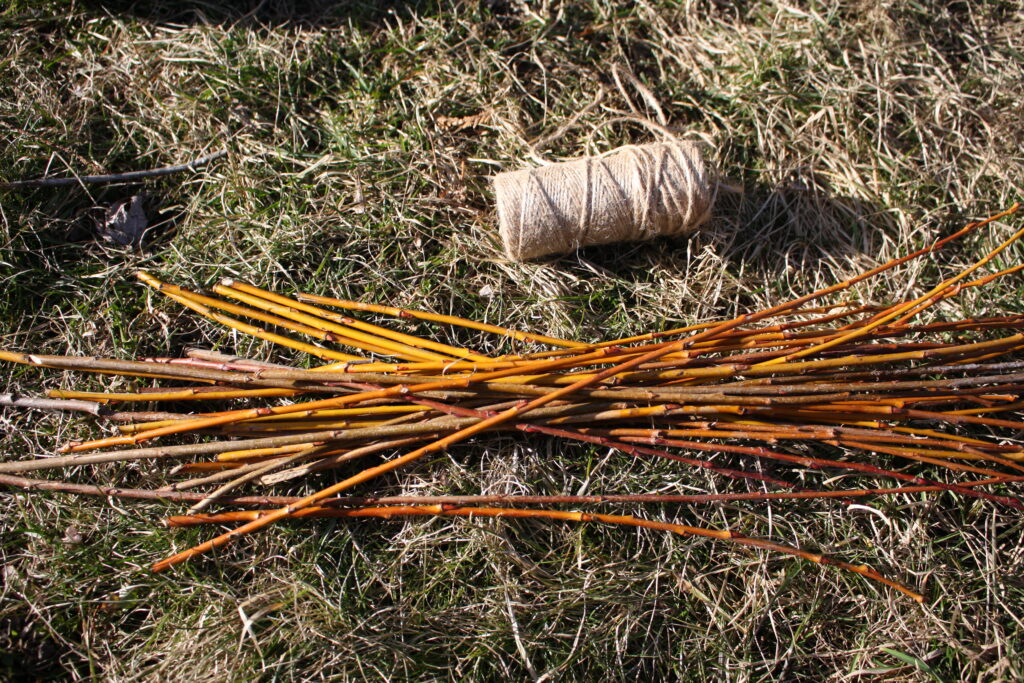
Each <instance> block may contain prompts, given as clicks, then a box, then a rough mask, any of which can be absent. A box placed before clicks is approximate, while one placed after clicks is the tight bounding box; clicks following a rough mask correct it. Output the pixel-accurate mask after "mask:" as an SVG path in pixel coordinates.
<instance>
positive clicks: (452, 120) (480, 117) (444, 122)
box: [436, 109, 492, 132]
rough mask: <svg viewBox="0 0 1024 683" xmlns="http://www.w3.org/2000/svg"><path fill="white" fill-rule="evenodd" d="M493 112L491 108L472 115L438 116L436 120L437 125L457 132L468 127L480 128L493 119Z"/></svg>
mask: <svg viewBox="0 0 1024 683" xmlns="http://www.w3.org/2000/svg"><path fill="white" fill-rule="evenodd" d="M491 114H492V112H491V110H490V109H484V110H482V111H480V112H479V113H477V114H471V115H470V116H438V117H437V118H436V121H437V125H438V126H440V127H441V128H443V129H445V130H447V131H450V132H457V131H460V130H466V129H467V128H479V127H480V126H482V125H484V124H485V123H487V122H488V121H490V120H491Z"/></svg>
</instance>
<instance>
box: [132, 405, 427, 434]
mask: <svg viewBox="0 0 1024 683" xmlns="http://www.w3.org/2000/svg"><path fill="white" fill-rule="evenodd" d="M430 410H431V409H430V408H427V407H425V406H417V405H397V406H364V407H361V408H338V409H335V410H309V411H305V412H301V413H292V414H290V415H267V416H265V417H257V418H253V419H251V420H243V421H241V422H239V423H238V424H267V423H273V422H276V421H282V420H290V419H294V418H308V419H320V418H329V417H348V416H360V415H395V414H399V415H405V414H412V413H424V412H429V411H430ZM230 412H233V411H220V412H212V413H196V415H195V417H200V416H202V417H210V416H214V415H226V414H228V413H230ZM177 421H178V420H155V421H153V422H136V423H133V424H130V425H121V428H122V429H126V428H130V429H131V430H132V431H133V432H135V431H139V430H144V429H156V428H157V427H163V426H164V425H169V424H173V423H175V422H177Z"/></svg>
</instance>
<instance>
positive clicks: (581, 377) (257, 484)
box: [0, 205, 1024, 600]
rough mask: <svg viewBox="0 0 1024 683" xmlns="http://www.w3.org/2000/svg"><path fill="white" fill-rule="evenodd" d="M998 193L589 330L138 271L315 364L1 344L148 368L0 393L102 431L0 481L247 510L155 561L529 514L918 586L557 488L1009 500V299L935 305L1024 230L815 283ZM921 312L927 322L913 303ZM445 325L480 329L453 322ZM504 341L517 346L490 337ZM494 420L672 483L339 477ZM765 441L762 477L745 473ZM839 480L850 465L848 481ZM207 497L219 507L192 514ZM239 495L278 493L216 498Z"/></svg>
mask: <svg viewBox="0 0 1024 683" xmlns="http://www.w3.org/2000/svg"><path fill="white" fill-rule="evenodd" d="M1016 211H1017V206H1016V205H1014V206H1013V207H1011V208H1010V209H1008V210H1007V211H1004V212H1002V213H1000V214H997V215H995V216H992V217H991V218H988V219H986V220H983V221H979V222H976V223H971V224H969V225H967V226H965V227H964V228H962V229H961V230H959V231H957V232H955V233H954V234H952V235H950V236H948V237H946V238H944V239H941V240H939V241H937V242H935V243H934V244H932V245H929V246H927V247H924V248H922V249H919V250H917V251H914V252H913V253H910V254H907V255H905V256H902V257H899V258H896V259H893V260H891V261H889V262H886V263H884V264H882V265H880V266H877V267H875V268H872V269H870V270H868V271H866V272H865V273H862V274H861V275H858V276H856V277H853V278H850V279H848V280H846V281H843V282H840V283H837V284H835V285H832V286H829V287H826V288H824V289H821V290H818V291H816V292H812V293H810V294H807V295H805V296H801V297H798V298H796V299H793V300H791V301H788V302H785V303H782V304H778V305H776V306H772V307H770V308H766V309H764V310H760V311H751V312H747V313H744V314H742V315H738V316H736V317H734V318H731V319H729V320H724V321H710V322H703V323H697V324H691V325H686V326H683V327H677V328H675V329H671V330H665V331H649V332H642V333H640V334H635V335H633V336H630V337H625V338H622V339H617V340H610V341H605V342H599V343H592V342H582V341H574V340H567V339H561V338H557V337H553V336H549V335H545V334H541V333H538V332H535V331H522V330H515V329H512V328H508V327H501V326H496V325H491V324H488V323H484V322H479V321H473V320H468V319H465V318H461V317H458V316H455V315H452V314H438V313H432V312H428V311H415V310H410V309H405V308H398V307H393V306H387V305H377V304H369V303H361V302H354V301H349V300H345V299H337V298H333V297H328V296H320V295H313V294H307V293H297V294H294V295H292V296H287V295H284V294H280V293H274V292H270V291H268V290H265V289H262V288H260V287H257V286H255V285H251V284H246V283H242V282H239V281H237V280H225V281H223V282H222V283H221V284H220V285H218V286H217V287H215V288H214V290H213V291H212V292H210V293H205V294H204V293H199V292H193V291H191V290H189V289H187V288H185V287H181V286H177V285H172V284H168V283H164V282H162V281H161V280H159V279H158V278H157V277H156V276H154V275H152V274H149V273H140V274H139V279H140V280H141V281H142V282H143V283H144V284H145V285H147V286H149V287H152V288H154V289H155V290H157V291H160V292H162V293H163V294H165V295H167V296H168V297H169V298H170V299H171V300H173V301H175V302H177V303H179V304H181V305H183V306H185V307H187V308H189V309H190V310H192V311H194V312H195V313H197V314H199V315H200V316H203V317H204V318H207V319H208V320H210V321H212V322H213V323H216V324H219V325H223V326H226V327H228V328H231V329H234V330H237V331H239V332H242V333H244V334H249V335H252V336H254V337H257V338H259V339H262V340H265V341H266V342H268V343H270V344H274V345H278V346H281V347H284V348H287V349H289V350H290V351H291V352H295V351H298V352H302V353H306V354H309V355H311V356H312V357H314V358H317V359H320V360H322V361H323V362H326V363H328V364H327V365H321V366H319V367H315V368H313V369H310V370H304V369H299V368H296V367H289V366H286V365H279V364H272V363H268V362H265V361H261V360H258V359H251V358H240V357H235V356H230V355H226V354H223V353H219V352H215V351H209V350H201V349H199V350H196V349H193V350H189V351H188V352H187V353H186V354H185V355H184V356H182V357H180V358H174V357H165V358H143V359H140V360H134V361H133V360H119V359H107V358H93V357H68V356H52V355H40V354H33V353H26V352H17V351H0V360H6V361H9V362H13V363H20V364H27V365H33V366H37V367H45V368H54V369H59V370H63V371H67V372H93V373H100V374H105V375H120V376H125V377H132V378H136V383H137V384H141V385H143V386H142V388H138V389H134V390H131V391H120V392H103V391H99V392H97V391H77V390H62V391H51V392H49V395H48V396H46V397H34V396H14V395H4V396H0V405H3V406H9V407H12V408H23V409H38V410H63V411H77V412H80V413H86V414H91V415H94V416H96V418H97V419H100V420H103V421H106V422H108V423H109V424H110V425H111V426H112V427H113V428H114V430H115V432H116V434H114V435H112V436H105V437H102V438H98V439H94V440H91V441H85V442H73V443H69V444H65V445H64V446H62V447H61V448H60V449H59V450H61V451H63V452H64V453H66V454H65V455H62V456H48V457H40V458H35V459H27V460H18V461H11V462H3V463H0V483H2V484H5V485H8V486H12V487H17V488H22V489H26V490H30V491H42V490H51V491H62V492H67V493H77V494H84V495H103V496H109V497H121V498H136V499H148V500H162V501H165V502H169V503H175V502H179V503H181V502H184V503H189V504H191V508H190V509H189V511H188V512H187V514H185V515H174V516H172V517H170V519H169V523H170V524H171V525H172V526H180V525H186V524H187V525H194V524H230V523H232V522H234V523H241V525H240V526H238V527H236V528H234V529H231V530H229V531H227V532H226V533H222V534H220V535H218V536H215V537H213V538H211V539H209V540H207V541H205V542H203V543H201V544H199V545H197V546H195V547H192V548H188V549H185V550H183V551H181V552H179V553H176V554H174V555H172V556H170V557H168V558H167V559H165V560H162V561H160V562H157V563H155V564H154V565H153V569H154V570H156V571H161V570H163V569H166V568H169V567H171V566H173V565H175V564H177V563H179V562H182V561H185V560H188V559H189V558H192V557H195V556H197V555H201V554H203V553H205V552H208V551H210V550H212V549H214V548H219V547H223V546H224V545H227V544H228V543H230V542H231V541H232V540H234V539H236V538H238V537H239V536H241V535H243V534H248V533H252V532H254V531H257V530H259V529H262V528H265V527H267V526H269V525H271V524H273V523H275V522H277V521H280V520H285V519H291V520H300V519H307V518H317V517H324V516H331V517H341V518H350V517H363V518H375V519H382V520H383V519H390V518H394V517H413V516H457V517H501V518H534V519H547V520H563V521H571V522H578V523H584V522H589V523H602V524H611V525H615V526H626V527H632V528H635V529H654V530H661V531H668V532H672V533H677V534H682V535H685V536H696V537H703V538H709V539H717V540H723V541H728V542H730V543H733V544H738V545H742V546H746V547H748V548H756V549H761V550H767V551H771V552H776V553H782V554H786V555H790V556H792V557H796V558H801V559H804V560H808V561H811V562H815V563H819V564H828V565H833V566H836V567H838V568H840V569H843V570H846V571H850V572H853V573H857V574H860V575H861V576H864V577H866V578H869V579H872V580H874V581H877V582H880V583H882V584H885V585H887V586H890V587H892V588H895V589H897V590H899V591H901V592H903V593H905V594H907V595H909V596H911V597H913V598H914V599H917V600H922V599H923V597H922V596H921V595H920V594H918V593H917V592H915V591H913V590H911V589H910V588H908V587H906V586H903V585H902V584H900V583H899V582H896V581H894V580H892V579H889V578H886V577H883V576H882V575H880V574H878V573H877V572H875V571H874V570H872V569H870V568H869V567H867V566H865V565H860V564H854V563H849V562H845V561H842V560H839V559H837V558H833V557H831V556H829V555H824V554H821V553H817V552H808V551H806V550H802V549H800V548H797V547H793V546H789V545H784V544H780V543H776V542H774V541H771V540H768V539H758V538H752V537H748V536H746V535H744V534H740V533H738V532H736V531H734V530H731V529H709V528H704V527H699V526H693V525H688V524H685V523H682V522H678V521H667V520H666V521H662V520H657V519H650V518H644V517H642V516H638V515H636V514H618V513H615V514H612V513H606V512H593V511H581V510H567V509H564V507H565V506H580V505H623V504H632V505H647V506H653V505H659V506H660V508H659V510H660V514H663V515H674V514H682V510H676V511H674V508H670V507H666V506H668V505H681V504H691V505H692V504H710V503H716V502H726V501H733V502H738V501H745V502H746V503H748V504H758V503H760V504H765V503H767V502H768V501H787V500H820V501H826V502H827V501H831V500H835V501H837V502H840V503H847V502H849V501H852V500H853V499H855V498H864V497H882V496H908V495H912V496H916V497H920V496H935V495H944V494H946V495H954V496H963V497H969V498H973V499H977V500H979V501H983V502H985V503H987V504H991V505H998V506H1004V507H1008V508H1011V509H1017V510H1020V509H1024V502H1022V501H1021V499H1020V497H1019V493H1020V485H1021V482H1022V481H1024V450H1022V449H1021V448H1020V447H1019V446H1018V445H1016V443H1015V442H1014V441H1013V440H1012V439H1011V438H1007V437H1011V436H1012V435H1013V434H1014V433H1015V432H1016V431H1018V430H1021V429H1024V419H1021V418H1020V417H1019V416H1018V413H1019V411H1020V410H1021V409H1022V408H1024V360H1019V352H1020V351H1021V350H1024V333H1022V332H1021V330H1022V328H1024V316H1021V315H1003V316H989V317H984V318H981V317H977V318H963V319H944V318H942V317H941V316H940V315H939V314H938V313H937V311H938V306H939V304H941V303H942V302H945V301H948V300H950V299H952V298H953V297H956V296H958V295H960V294H962V293H963V292H965V291H968V290H971V289H975V288H980V287H989V286H991V283H993V282H995V281H997V280H998V279H999V278H1002V277H1009V276H1013V275H1015V274H1016V273H1017V272H1019V271H1020V270H1021V266H1017V265H1014V266H1010V267H1006V268H1002V269H1001V270H998V271H995V272H990V273H981V272H979V271H982V270H983V269H985V268H986V267H987V266H989V265H990V264H992V263H993V262H995V261H996V260H997V259H998V258H1000V257H1001V256H1005V255H1006V254H1007V253H1008V251H1007V250H1008V249H1009V248H1010V247H1011V245H1013V244H1014V243H1016V242H1017V241H1018V240H1019V239H1020V238H1021V237H1022V235H1024V230H1018V231H1017V232H1015V233H1014V234H1013V235H1011V236H1010V237H1009V238H1007V239H1004V240H1002V241H1001V242H1000V243H999V244H998V246H997V247H995V248H994V249H992V250H991V251H989V252H987V253H985V254H983V255H981V257H980V258H979V259H978V260H977V261H976V262H974V263H972V264H970V265H968V266H967V267H964V268H961V269H959V270H956V271H954V272H953V274H952V275H951V276H950V277H947V278H945V279H943V280H942V281H941V282H940V283H939V284H938V285H935V286H933V287H931V288H930V289H926V291H925V293H924V294H922V295H921V296H917V297H914V298H911V299H908V300H906V301H898V302H888V303H883V304H878V303H873V302H869V303H862V302H858V301H856V300H852V299H849V298H847V299H846V300H843V301H838V302H835V303H829V302H827V301H823V300H824V299H826V298H828V297H831V296H834V295H839V294H843V293H848V292H850V291H851V290H852V288H853V287H854V286H855V285H857V284H859V283H861V282H864V281H867V280H869V279H870V278H872V277H874V276H877V275H880V274H882V273H884V272H886V271H890V270H893V269H895V268H898V267H899V266H901V265H903V264H905V263H907V262H909V261H911V260H913V259H917V258H923V257H927V256H930V255H932V254H933V253H935V252H937V251H938V250H939V249H941V248H942V247H944V246H945V245H947V244H949V243H951V242H952V241H954V240H956V239H959V238H961V237H963V236H965V235H967V234H970V233H972V232H975V231H978V230H979V229H980V228H982V227H983V226H985V225H988V224H990V223H992V222H993V221H996V220H998V219H1002V218H1006V217H1008V216H1010V215H1011V214H1013V213H1015V212H1016ZM972 278H973V279H972ZM847 296H848V295H847ZM924 313H928V314H929V315H930V316H931V317H932V318H933V319H931V320H925V321H922V320H920V318H921V316H922V314H924ZM357 315H359V316H364V315H371V316H374V318H373V320H372V322H371V321H370V320H363V319H360V318H357V317H356V316H357ZM434 325H443V326H446V327H447V328H448V330H447V333H446V334H445V335H444V336H443V338H444V339H445V341H440V338H439V337H440V335H430V334H429V333H426V334H424V333H423V332H422V329H423V328H424V327H425V326H426V327H429V326H434ZM396 326H398V327H401V329H398V328H397V327H396ZM459 335H462V336H463V338H470V339H473V340H474V342H475V343H474V344H472V345H470V344H465V345H460V344H457V343H454V342H452V341H450V340H451V339H454V338H458V337H459ZM502 344H506V345H512V346H513V347H514V348H515V349H516V351H515V352H512V353H503V354H501V355H495V353H494V351H495V349H496V348H499V347H500V346H501V345H502ZM225 401H228V402H229V403H225ZM197 402H204V403H206V404H208V407H202V408H200V409H199V411H197V410H196V406H197V405H203V404H200V403H197ZM239 402H242V405H241V406H239V405H238V403H239ZM125 403H131V404H136V403H145V404H147V406H145V407H146V408H147V409H145V410H131V411H125V410H119V407H120V405H121V404H125ZM495 433H502V434H515V433H520V434H529V435H532V436H531V437H530V438H533V439H538V438H547V439H561V440H564V441H566V442H576V443H582V444H590V447H599V448H602V449H605V448H607V449H610V450H612V451H618V452H620V453H622V454H624V455H625V456H628V457H633V458H641V459H646V458H658V459H665V460H668V461H669V462H670V463H673V466H674V467H678V468H680V471H679V485H680V488H679V490H676V491H666V490H664V487H662V488H661V489H660V490H659V491H657V492H635V491H633V492H613V491H607V492H601V493H597V494H594V495H589V496H579V495H577V496H571V495H566V494H564V493H561V492H558V491H548V492H536V493H535V494H532V495H526V496H523V495H518V496H503V495H493V494H491V495H482V494H474V493H471V492H438V493H436V494H433V495H425V496H418V497H417V496H413V497H410V496H393V495H388V494H387V493H386V491H377V492H370V491H364V492H362V493H361V494H360V495H356V496H350V495H347V494H346V495H345V496H344V497H339V494H342V493H343V492H346V491H348V490H349V489H352V488H355V487H364V488H365V486H366V485H367V484H368V483H369V482H371V481H373V480H379V479H380V478H381V477H383V476H384V475H390V476H388V478H387V479H386V481H387V484H388V485H390V486H393V485H395V478H396V476H397V475H398V473H399V471H400V470H401V468H403V467H406V466H409V465H410V464H411V463H413V462H415V461H417V460H420V459H421V458H423V457H424V456H426V455H428V454H431V453H437V452H439V451H442V450H445V449H446V448H448V447H449V446H451V445H453V444H456V443H459V442H463V441H467V440H475V441H477V442H485V441H486V440H487V439H488V438H489V436H490V435H492V434H495ZM187 435H194V441H193V442H192V443H184V444H177V445H168V444H164V443H161V441H162V440H164V439H165V438H167V437H175V438H180V437H182V436H187ZM815 447H818V452H814V448H815ZM794 448H796V449H798V450H794ZM823 448H828V449H829V453H828V454H827V455H826V453H825V452H824V451H823V450H822V449H823ZM409 449H411V450H409ZM573 452H578V451H568V454H567V455H565V456H563V457H571V453H573ZM367 459H372V460H373V461H372V462H369V463H366V462H365V461H366V460H367ZM147 460H150V461H153V465H152V466H154V467H162V466H163V464H164V463H171V466H170V467H168V469H167V475H166V476H167V479H168V481H167V483H166V484H165V485H164V486H162V487H161V488H159V489H152V490H149V489H142V490H140V489H130V488H123V487H118V486H116V485H96V484H85V483H78V482H75V481H72V480H71V479H72V477H71V475H70V474H69V475H68V476H67V477H66V478H63V479H29V478H25V477H24V476H20V475H22V474H24V473H28V472H35V471H42V470H69V469H71V468H74V470H75V471H76V472H79V471H80V468H83V467H87V466H91V465H98V464H102V463H110V462H125V461H140V462H142V461H147ZM769 461H771V462H772V463H773V466H772V468H771V474H770V475H768V474H766V473H765V472H762V471H761V466H762V465H763V464H765V463H767V462H769ZM360 462H363V463H364V464H360ZM686 470H700V471H702V472H703V475H702V479H700V480H696V479H691V478H689V477H688V474H687V472H686ZM787 470H788V474H787ZM331 472H337V474H334V475H332V474H331ZM315 473H319V474H320V476H323V473H327V476H335V477H336V483H333V484H331V485H329V486H326V487H325V488H323V489H321V490H320V491H317V492H316V493H313V494H311V495H306V496H288V495H281V494H278V493H273V492H272V491H273V489H274V488H276V487H279V486H282V485H287V483H288V482H294V481H295V480H296V479H299V480H301V479H305V478H307V477H309V476H311V475H313V474H315ZM817 473H820V474H817ZM837 474H838V475H842V476H839V477H837V476H835V475H837ZM76 476H80V475H76ZM708 478H711V479H712V480H713V481H715V482H717V483H716V484H715V485H716V486H718V485H719V484H720V485H721V486H723V487H726V488H728V487H729V486H730V483H729V482H736V481H741V482H747V486H748V487H755V488H756V490H742V491H736V490H725V491H716V492H706V493H692V492H689V493H683V490H684V487H686V488H689V489H690V491H692V484H693V483H694V482H696V481H701V480H703V481H708ZM837 481H842V482H847V481H853V482H856V484H855V486H853V487H849V488H843V487H837V486H835V483H836V482H837ZM535 505H542V506H545V507H544V508H538V507H532V506H535ZM210 506H218V507H219V508H221V511H219V512H213V513H202V514H201V513H199V511H200V510H203V509H204V508H208V507H210ZM246 506H248V507H252V506H263V507H266V506H277V507H271V508H268V509H261V510H232V509H230V508H233V507H246ZM652 512H653V510H652Z"/></svg>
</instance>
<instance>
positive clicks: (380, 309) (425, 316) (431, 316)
mask: <svg viewBox="0 0 1024 683" xmlns="http://www.w3.org/2000/svg"><path fill="white" fill-rule="evenodd" d="M297 297H298V299H299V301H304V302H309V303H316V304H321V305H324V306H334V307H335V308H345V309H349V310H356V311H366V312H370V313H380V314H382V315H388V316H391V317H393V318H415V319H417V320H428V321H430V322H437V323H445V324H448V325H456V326H458V327H466V328H469V329H472V330H478V331H480V332H490V333H492V334H498V335H502V336H505V337H511V338H512V339H516V340H518V341H529V342H536V343H539V344H548V345H550V346H561V347H564V348H584V347H586V346H587V344H583V343H580V342H574V341H569V340H568V339H558V338H557V337H548V336H545V335H542V334H533V333H531V332H522V331H520V330H513V329H509V328H507V327H498V326H497V325H489V324H487V323H480V322H476V321H475V320H468V319H466V318H460V317H457V316H454V315H444V314H441V313H427V312H426V311H415V310H410V309H406V308H395V307H394V306H381V305H378V304H367V303H361V302H358V301H347V300H345V299H334V298H331V297H327V296H317V295H315V294H298V295H297Z"/></svg>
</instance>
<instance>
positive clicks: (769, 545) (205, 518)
mask: <svg viewBox="0 0 1024 683" xmlns="http://www.w3.org/2000/svg"><path fill="white" fill-rule="evenodd" d="M275 512H276V511H275V510H240V511H235V512H225V513H221V514H218V515H191V516H176V517H170V518H168V520H167V521H168V524H169V525H170V526H185V525H188V524H195V523H199V524H203V523H208V522H210V523H212V522H222V521H243V520H248V521H249V523H250V524H252V523H254V522H256V521H259V520H260V519H264V518H266V517H269V516H272V515H274V514H275ZM292 516H293V517H376V518H382V519H390V518H392V517H407V516H432V517H433V516H438V517H468V518H470V519H472V518H473V517H514V518H519V519H557V520H565V521H570V522H600V523H602V524H609V525H618V526H631V527H636V528H641V529H656V530H658V531H669V532H672V533H675V534H679V535H680V536H700V537H703V538H711V539H715V540H720V541H729V542H731V543H737V544H739V545H745V546H748V547H751V548H757V549H759V550H768V551H772V552H777V553H782V554H785V555H791V556H793V557H798V558H800V559H803V560H807V561H808V562H813V563H815V564H821V565H826V566H832V567H837V568H839V569H843V570H846V571H849V572H853V573H855V574H860V575H861V576H863V577H865V578H867V579H871V580H872V581H877V582H879V583H882V584H884V585H886V586H889V587H890V588H894V589H895V590H897V591H899V592H901V593H903V594H904V595H907V596H909V597H911V598H913V599H914V600H916V601H917V602H924V596H923V595H921V594H920V593H916V592H914V591H912V590H911V589H909V588H907V587H906V586H904V585H903V584H901V583H898V582H896V581H893V580H892V579H887V578H885V577H884V576H882V575H881V574H879V573H878V572H877V571H875V570H874V569H872V568H871V567H869V566H867V565H865V564H850V563H847V562H843V561H841V560H837V559H834V558H832V557H830V556H828V555H823V554H821V553H811V552H807V551H805V550H800V549H799V548H794V547H792V546H788V545H783V544H781V543H776V542H774V541H769V540H766V539H762V538H754V537H751V536H745V535H743V534H740V533H738V532H735V531H731V530H729V529H708V528H705V527H695V526H689V525H686V524H674V523H671V522H658V521H655V520H649V519H641V518H639V517H635V516H633V515H608V514H602V513H597V512H572V511H566V510H535V509H522V508H495V507H459V506H448V505H422V506H394V507H392V506H388V507H364V508H349V509H339V508H334V507H312V508H306V509H304V510H300V511H298V512H296V513H295V514H294V515H292Z"/></svg>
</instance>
